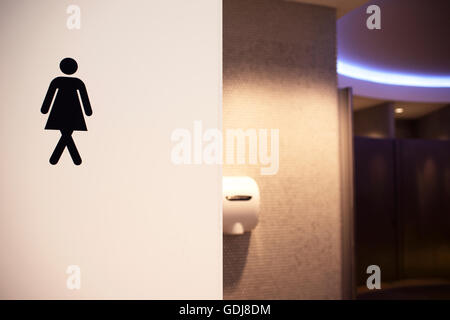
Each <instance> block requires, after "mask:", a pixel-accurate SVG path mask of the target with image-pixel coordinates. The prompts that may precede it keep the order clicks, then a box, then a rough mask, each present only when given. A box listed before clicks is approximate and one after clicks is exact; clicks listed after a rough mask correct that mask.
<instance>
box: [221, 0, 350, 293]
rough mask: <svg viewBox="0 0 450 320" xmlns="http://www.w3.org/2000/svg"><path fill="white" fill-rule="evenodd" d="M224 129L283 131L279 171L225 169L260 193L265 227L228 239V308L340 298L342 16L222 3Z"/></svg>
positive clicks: (240, 1) (272, 4)
mask: <svg viewBox="0 0 450 320" xmlns="http://www.w3.org/2000/svg"><path fill="white" fill-rule="evenodd" d="M223 19H224V26H223V28H224V30H223V35H224V36H223V41H224V42H223V127H224V129H227V128H244V129H246V128H278V129H279V130H280V168H279V171H278V173H277V174H276V175H273V176H261V175H260V170H259V167H258V166H255V165H245V166H242V165H241V166H237V165H236V166H231V165H225V166H224V175H248V176H251V177H253V178H254V179H255V180H256V181H257V182H258V184H259V186H260V189H261V216H260V223H259V225H258V226H257V227H256V229H255V230H254V231H253V232H252V233H251V234H246V235H243V236H225V237H224V243H223V250H224V266H223V267H224V298H225V299H247V298H248V299H303V298H308V299H316V298H323V299H327V298H330V299H333V298H340V297H341V271H342V270H341V233H340V232H341V231H340V230H341V210H340V188H339V178H340V177H339V153H338V132H339V131H338V130H339V128H338V110H337V108H338V107H337V90H336V49H335V46H336V42H335V41H336V40H335V37H336V30H335V29H336V18H335V11H334V9H330V8H326V7H319V6H313V5H305V4H299V3H292V2H291V3H290V2H282V1H269V0H224V1H223Z"/></svg>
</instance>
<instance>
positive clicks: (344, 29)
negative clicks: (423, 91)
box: [337, 0, 450, 76]
mask: <svg viewBox="0 0 450 320" xmlns="http://www.w3.org/2000/svg"><path fill="white" fill-rule="evenodd" d="M370 4H377V5H378V6H379V7H380V8H381V30H369V29H368V28H367V27H366V19H367V17H369V14H367V13H366V12H365V10H366V8H367V7H368V5H370ZM337 28H338V57H339V60H343V61H347V62H351V63H353V64H358V65H363V66H365V67H368V68H374V69H381V70H389V71H391V72H400V73H409V74H412V73H414V74H423V75H447V76H448V75H450V0H379V1H369V2H367V4H365V5H363V6H361V7H359V8H357V9H355V10H353V11H351V12H349V13H347V14H346V15H345V16H343V17H342V18H340V19H339V20H338V24H337Z"/></svg>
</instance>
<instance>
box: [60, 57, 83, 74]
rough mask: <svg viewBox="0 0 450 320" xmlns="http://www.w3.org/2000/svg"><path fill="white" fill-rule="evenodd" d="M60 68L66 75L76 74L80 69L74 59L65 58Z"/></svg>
mask: <svg viewBox="0 0 450 320" xmlns="http://www.w3.org/2000/svg"><path fill="white" fill-rule="evenodd" d="M59 68H60V69H61V71H62V72H63V73H65V74H74V73H75V72H76V71H77V69H78V64H77V62H76V61H75V60H74V59H72V58H64V59H62V60H61V62H60V63H59Z"/></svg>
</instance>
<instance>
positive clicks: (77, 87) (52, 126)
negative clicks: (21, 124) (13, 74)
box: [41, 58, 92, 165]
mask: <svg viewBox="0 0 450 320" xmlns="http://www.w3.org/2000/svg"><path fill="white" fill-rule="evenodd" d="M59 68H60V69H61V71H62V72H63V73H64V74H67V75H71V74H74V73H75V72H76V71H77V69H78V64H77V62H76V61H75V60H74V59H72V58H65V59H63V60H61V62H60V64H59ZM78 93H79V96H78ZM55 94H56V97H55V101H54V103H53V105H52V101H53V97H54V96H55ZM79 97H80V98H81V101H80V98H79ZM81 105H83V109H84V113H85V114H86V115H87V116H90V115H92V109H91V103H90V101H89V97H88V94H87V91H86V86H85V85H84V83H83V81H81V80H80V79H78V78H74V77H57V78H55V79H53V80H52V82H51V83H50V87H49V88H48V91H47V94H46V95H45V99H44V102H43V103H42V108H41V112H42V113H43V114H46V113H47V112H48V111H49V110H50V108H51V111H50V115H49V117H48V120H47V124H46V125H45V129H46V130H60V131H61V138H60V139H59V141H58V144H57V145H56V147H55V150H54V151H53V153H52V155H51V157H50V163H51V164H53V165H55V164H57V163H58V161H59V158H60V157H61V155H62V153H63V151H64V149H65V147H67V150H69V153H70V156H71V157H72V160H73V163H74V164H76V165H80V164H81V157H80V154H79V153H78V150H77V147H76V146H75V142H74V141H73V138H72V133H73V132H74V131H87V127H86V122H85V121H84V115H83V109H82V106H81Z"/></svg>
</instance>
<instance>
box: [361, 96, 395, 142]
mask: <svg viewBox="0 0 450 320" xmlns="http://www.w3.org/2000/svg"><path fill="white" fill-rule="evenodd" d="M353 129H354V133H355V135H356V136H361V137H369V138H395V120H394V106H393V104H392V103H390V102H388V103H383V104H380V105H377V106H374V107H370V108H367V109H362V110H358V111H355V114H354V116H353Z"/></svg>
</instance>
